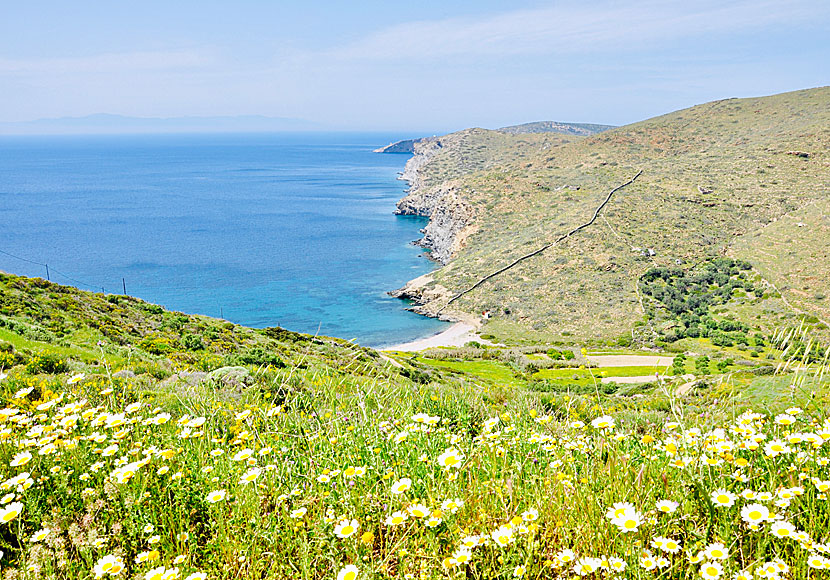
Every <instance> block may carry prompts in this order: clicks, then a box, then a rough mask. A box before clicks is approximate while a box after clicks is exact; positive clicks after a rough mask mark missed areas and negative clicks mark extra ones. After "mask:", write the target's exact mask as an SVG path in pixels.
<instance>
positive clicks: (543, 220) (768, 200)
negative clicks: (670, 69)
mask: <svg viewBox="0 0 830 580" xmlns="http://www.w3.org/2000/svg"><path fill="white" fill-rule="evenodd" d="M828 105H830V89H828V88H821V89H812V90H807V91H798V92H795V93H786V94H782V95H775V96H772V97H764V98H756V99H729V100H725V101H717V102H713V103H708V104H705V105H700V106H697V107H693V108H691V109H686V110H682V111H678V112H676V113H671V114H668V115H664V116H662V117H657V118H654V119H650V120H648V121H643V122H641V123H636V124H633V125H629V126H626V127H621V128H618V129H615V130H612V131H608V132H605V133H601V134H599V135H595V136H591V137H588V138H584V139H572V138H571V139H564V140H563V139H561V138H558V139H557V140H555V141H548V142H545V143H540V142H538V141H535V140H532V139H531V137H537V136H528V135H521V136H505V135H499V136H491V135H490V134H489V133H488V132H485V131H480V130H476V131H475V132H473V133H470V134H468V135H467V136H466V137H465V139H464V147H465V150H466V151H475V152H476V153H477V155H478V158H477V161H476V163H472V164H466V165H465V164H463V163H458V161H457V159H458V157H459V155H460V154H459V153H458V152H454V151H453V147H446V148H445V149H444V150H443V151H442V152H441V153H440V154H439V155H437V156H436V157H435V159H434V161H433V162H432V163H430V164H429V165H427V167H426V173H427V176H428V179H427V183H430V184H436V183H439V182H440V181H441V180H442V179H444V178H446V177H447V176H449V175H452V176H453V177H454V178H456V180H457V181H460V183H461V185H462V190H463V191H465V194H466V196H467V197H468V199H469V201H470V202H471V203H472V204H473V206H474V207H475V210H476V215H477V220H478V223H479V226H480V227H479V229H478V232H477V233H476V234H474V235H473V236H471V237H470V238H469V239H468V240H467V245H466V247H465V248H464V249H463V250H462V251H461V252H460V253H459V255H458V256H457V257H456V258H455V260H453V262H451V263H450V264H449V265H448V266H446V267H444V268H442V269H441V270H439V271H438V272H437V273H436V276H435V278H436V283H439V284H442V285H444V286H446V287H448V288H450V289H452V290H460V289H462V288H465V287H466V286H467V285H469V284H470V283H472V282H473V281H475V280H476V279H478V277H480V276H482V275H484V274H486V273H488V272H490V271H491V270H492V269H494V268H495V267H496V266H498V265H501V264H505V263H507V262H509V261H510V260H512V259H513V258H514V257H517V256H519V255H521V254H523V253H526V252H527V251H529V250H531V249H533V248H535V247H537V246H539V245H542V244H544V243H545V242H548V241H550V240H552V239H553V238H555V237H556V236H558V235H560V234H562V233H564V232H566V231H568V230H569V229H571V228H572V227H574V226H575V225H578V224H581V223H583V222H585V221H587V220H588V218H589V217H590V216H591V214H592V213H593V211H594V209H595V208H596V207H597V205H598V204H599V202H600V201H601V200H602V199H603V198H604V196H605V195H606V193H607V192H608V191H609V190H610V189H612V188H613V187H615V186H616V185H618V184H620V183H622V182H624V181H626V180H627V179H628V178H630V177H631V176H632V175H633V174H634V173H636V171H638V170H639V169H643V175H642V176H641V177H640V178H639V179H638V180H637V182H636V183H635V184H634V185H632V186H629V187H628V188H626V189H624V190H622V191H620V192H619V193H618V194H617V195H616V196H615V198H614V199H613V200H612V203H610V204H609V205H608V206H607V209H606V211H605V213H604V217H601V218H600V219H599V220H598V221H597V222H596V223H595V224H594V226H593V227H591V228H589V229H588V230H586V231H583V232H580V234H578V235H577V236H576V237H574V238H572V239H570V240H568V241H567V242H565V243H563V244H561V245H560V246H558V247H556V248H552V249H551V250H549V251H548V252H546V253H545V254H543V255H542V256H539V257H537V258H534V259H532V260H529V261H527V262H525V263H523V264H521V265H520V266H518V267H517V268H515V269H513V270H511V271H509V272H507V273H505V274H503V275H501V276H500V277H498V278H497V279H495V280H493V281H491V282H488V283H487V284H485V285H484V286H482V287H481V288H479V289H477V290H476V291H474V292H473V293H471V294H470V295H468V296H466V297H464V298H463V299H462V300H460V301H458V302H456V303H455V304H454V305H453V306H454V307H457V308H458V309H459V310H463V311H466V312H480V311H482V310H485V309H490V310H492V311H493V312H494V313H495V314H496V316H495V318H494V320H493V322H491V323H490V324H491V326H490V332H491V333H496V334H498V335H500V336H502V337H508V338H511V337H512V338H522V337H533V338H539V337H541V338H543V339H549V340H550V339H561V338H563V336H564V337H566V340H570V338H567V337H571V336H572V337H576V338H577V339H590V338H615V337H617V336H620V335H623V334H627V333H629V332H630V330H631V328H632V326H633V324H634V322H636V321H637V320H640V319H641V317H642V314H643V313H642V311H641V310H640V308H639V300H638V296H637V293H636V280H637V278H638V277H639V276H640V275H641V274H642V273H643V272H644V271H645V270H646V269H648V268H649V267H651V266H653V265H660V266H666V265H672V264H674V263H675V262H676V261H677V260H680V261H681V262H682V263H683V264H687V265H688V264H692V263H696V262H698V261H700V260H703V259H705V258H706V257H713V256H719V255H723V253H724V252H726V251H728V250H729V249H730V248H731V247H732V246H733V244H735V243H736V241H737V242H738V247H741V248H746V249H745V250H742V251H741V253H740V255H741V256H742V257H745V258H747V259H749V260H750V261H751V262H753V264H754V265H756V267H758V268H759V269H761V271H762V273H763V274H764V275H765V276H769V277H770V278H771V279H772V281H773V282H774V283H776V284H778V283H779V282H781V279H780V278H781V277H782V276H784V275H785V274H783V273H776V271H775V269H774V268H773V267H771V266H767V265H765V263H764V262H763V260H760V259H758V254H759V253H758V252H757V249H760V246H758V247H757V248H756V245H759V244H767V245H770V244H773V245H774V244H775V243H776V240H777V241H778V242H779V243H780V241H781V240H780V235H779V234H778V232H777V230H776V228H775V227H769V228H766V230H765V231H766V232H767V236H773V238H772V240H770V239H768V237H764V236H763V235H762V236H760V237H754V236H753V234H754V233H755V232H758V231H760V230H762V229H763V228H765V226H768V225H769V224H771V223H772V222H773V221H774V220H776V219H778V218H780V217H781V216H784V215H785V214H789V213H792V212H798V211H799V210H801V209H802V208H809V207H813V206H811V204H813V203H816V202H819V201H820V200H822V199H823V198H825V197H826V196H827V191H828V182H827V175H828V171H827V167H828V163H830V160H829V159H828V158H827V153H826V151H827V142H828V139H830V129H829V128H830V106H828ZM537 138H538V137H537ZM548 138H549V137H548ZM519 140H521V141H519ZM565 141H570V142H565ZM476 142H478V143H479V145H478V146H476V144H475V143H476ZM482 147H485V148H484V149H482ZM505 151H507V152H508V153H507V154H506V153H505ZM522 151H524V154H523V153H522ZM789 151H805V152H808V153H810V157H809V158H806V159H805V158H803V157H799V156H795V155H790V154H788V152H789ZM485 154H488V155H492V156H493V163H494V165H495V166H494V168H493V169H492V170H486V169H485V170H481V169H480V168H482V167H485V166H486V165H487V161H485V160H482V159H480V157H481V155H485ZM465 170H466V171H468V173H466V174H465V175H464V176H463V177H462V178H461V179H460V180H459V179H457V178H458V177H459V172H461V173H463V171H465ZM569 186H570V187H569ZM576 187H579V189H578V190H577V189H575V188H576ZM804 213H805V214H809V213H811V210H809V209H804ZM797 215H801V214H797ZM816 215H818V214H816ZM805 219H807V218H805ZM808 232H809V234H810V235H813V236H817V240H813V249H812V250H810V251H811V252H813V253H814V252H815V250H816V248H815V247H814V246H815V242H816V241H820V240H826V237H822V236H824V233H823V232H824V230H822V229H821V228H818V227H811V228H805V229H804V232H803V233H804V234H805V235H806V234H807V233H808ZM741 244H743V245H741ZM824 245H826V243H825V244H824ZM632 247H641V248H652V249H654V250H655V252H656V255H655V256H654V257H652V258H645V257H643V256H642V255H641V254H640V253H639V252H636V251H633V250H632ZM794 257H795V258H796V259H798V260H800V259H801V255H800V254H799V255H797V256H794ZM805 257H808V256H805ZM813 258H814V259H813V261H812V262H811V263H810V265H811V266H813V267H815V268H817V269H818V271H817V272H815V273H812V274H811V275H813V276H815V277H816V278H817V279H816V280H815V281H813V284H812V285H809V286H810V292H811V293H812V294H826V293H827V292H826V287H825V286H826V284H827V276H826V268H827V262H826V261H825V262H824V263H821V260H820V256H817V255H816V256H813ZM804 266H805V267H806V266H807V264H805V265H804ZM793 267H794V268H798V267H801V266H798V265H796V266H793ZM805 285H806V284H805ZM802 286H803V285H802ZM799 291H802V290H799ZM805 292H806V291H805ZM817 302H818V300H817V299H815V298H814V299H812V300H807V301H805V302H803V305H804V306H805V308H806V307H807V306H808V305H813V306H814V305H816V303H817ZM811 307H812V306H811ZM589 321H590V323H588V322H589ZM485 332H487V331H485Z"/></svg>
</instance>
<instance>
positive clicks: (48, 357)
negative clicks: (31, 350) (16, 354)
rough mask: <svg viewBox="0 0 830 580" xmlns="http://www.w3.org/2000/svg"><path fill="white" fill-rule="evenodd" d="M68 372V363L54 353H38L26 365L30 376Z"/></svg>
mask: <svg viewBox="0 0 830 580" xmlns="http://www.w3.org/2000/svg"><path fill="white" fill-rule="evenodd" d="M68 371H69V365H67V364H66V361H65V360H64V359H62V358H60V357H59V356H58V355H56V354H52V353H38V354H36V355H33V356H32V357H31V358H30V359H29V360H28V362H27V363H26V372H27V373H29V374H30V375H38V374H41V373H47V374H50V375H56V374H58V373H65V372H68Z"/></svg>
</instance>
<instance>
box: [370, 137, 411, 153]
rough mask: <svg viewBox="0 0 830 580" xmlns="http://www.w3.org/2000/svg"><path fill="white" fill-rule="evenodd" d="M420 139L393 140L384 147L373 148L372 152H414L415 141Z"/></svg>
mask: <svg viewBox="0 0 830 580" xmlns="http://www.w3.org/2000/svg"><path fill="white" fill-rule="evenodd" d="M420 141H422V139H404V140H403V141H395V142H394V143H390V144H389V145H386V146H385V147H380V148H379V149H375V150H374V151H372V153H410V154H411V153H415V143H418V142H420Z"/></svg>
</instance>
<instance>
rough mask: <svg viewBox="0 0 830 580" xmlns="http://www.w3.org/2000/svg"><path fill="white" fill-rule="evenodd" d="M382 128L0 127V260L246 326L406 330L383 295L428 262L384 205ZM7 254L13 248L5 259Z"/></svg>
mask: <svg viewBox="0 0 830 580" xmlns="http://www.w3.org/2000/svg"><path fill="white" fill-rule="evenodd" d="M403 137H406V136H405V135H404V136H401V135H392V134H356V133H350V134H343V133H339V134H320V133H305V134H265V135H263V134H246V135H141V136H94V137H92V136H88V137H77V136H72V137H69V136H60V137H1V138H0V212H1V215H0V220H1V222H0V251H2V252H5V253H0V270H3V271H6V272H11V273H17V274H23V275H27V276H40V277H45V275H46V272H45V268H44V267H43V266H40V265H37V264H32V263H29V262H26V261H23V260H21V259H19V258H25V259H27V260H31V261H34V262H38V263H40V264H49V267H50V276H51V279H52V280H53V281H56V282H59V283H63V284H70V285H73V286H77V287H79V288H82V289H85V290H93V291H102V289H103V291H105V292H108V293H118V294H120V293H121V292H122V279H123V280H124V281H125V282H126V286H127V292H128V293H129V294H131V295H134V296H138V297H140V298H142V299H144V300H147V301H149V302H153V303H156V304H161V305H163V306H165V307H167V308H170V309H173V310H178V311H182V312H187V313H198V314H206V315H209V316H217V317H222V318H225V319H227V320H230V321H232V322H235V323H238V324H244V325H247V326H253V327H266V326H282V327H285V328H288V329H290V330H295V331H299V332H308V333H312V334H317V333H319V334H322V335H327V336H338V337H341V338H346V339H355V340H356V341H357V342H358V343H359V344H362V345H366V346H381V345H386V344H393V343H398V342H404V341H408V340H413V339H416V338H420V337H424V336H429V335H431V334H435V333H436V332H440V331H441V330H443V329H444V328H445V327H446V323H443V322H440V321H437V320H433V319H429V318H425V317H422V316H418V315H416V314H413V313H411V312H408V311H406V310H405V309H404V306H405V304H404V303H403V302H401V301H400V300H397V299H393V298H391V297H389V296H388V295H387V294H386V292H387V291H388V290H391V289H394V288H398V287H400V286H402V285H403V284H404V283H405V282H406V281H407V280H410V279H412V278H415V277H417V276H420V275H421V274H424V273H427V272H429V271H430V270H431V269H432V268H433V264H432V263H431V262H430V261H429V260H428V259H426V258H424V257H422V256H421V253H422V251H421V250H420V249H419V248H417V247H415V246H413V245H412V244H411V241H412V240H414V239H416V238H418V237H419V233H418V230H419V229H420V228H421V227H423V226H424V225H425V223H426V222H425V220H424V219H423V218H415V217H402V216H395V215H393V214H392V211H393V210H394V205H395V202H396V201H397V200H398V199H399V198H400V197H401V196H402V195H403V183H402V182H401V181H398V180H397V179H396V178H397V175H398V172H399V171H401V170H402V169H403V165H404V163H405V162H406V159H407V156H405V155H380V154H375V153H372V149H374V148H376V147H379V146H381V145H384V144H386V143H388V142H390V141H394V140H397V139H400V138H403ZM9 254H13V255H14V256H17V257H12V256H10V255H9Z"/></svg>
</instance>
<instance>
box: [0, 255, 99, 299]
mask: <svg viewBox="0 0 830 580" xmlns="http://www.w3.org/2000/svg"><path fill="white" fill-rule="evenodd" d="M0 254H5V255H6V256H11V257H12V258H15V259H16V260H21V261H23V262H27V263H29V264H34V265H35V266H43V267H44V268H46V279H47V280H48V279H49V272H50V268H49V264H44V263H41V262H35V261H34V260H30V259H28V258H23V257H22V256H18V255H16V254H12V253H10V252H6V251H5V250H0ZM51 271H52V272H54V273H55V274H60V275H61V276H63V277H64V278H66V279H67V280H69V281H71V282H75V283H76V284H80V285H81V286H88V287H89V288H94V289H96V290H97V289H98V288H100V289H101V292H105V290H104V287H103V286H101V285H100V284H89V283H88V282H83V281H82V280H78V279H77V278H73V277H72V276H70V275H69V274H66V273H64V272H61V271H60V270H56V269H55V268H51Z"/></svg>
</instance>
